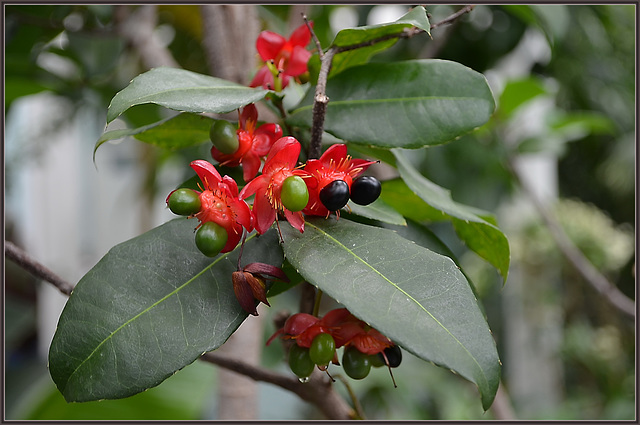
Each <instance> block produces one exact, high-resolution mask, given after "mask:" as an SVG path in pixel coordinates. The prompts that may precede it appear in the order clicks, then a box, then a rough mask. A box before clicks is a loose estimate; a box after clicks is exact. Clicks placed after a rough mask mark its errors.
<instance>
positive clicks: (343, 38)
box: [331, 6, 431, 47]
mask: <svg viewBox="0 0 640 425" xmlns="http://www.w3.org/2000/svg"><path fill="white" fill-rule="evenodd" d="M430 26H431V24H430V23H429V19H428V18H427V11H426V10H425V9H424V7H422V6H417V7H414V8H413V9H411V10H410V11H409V12H407V13H406V14H405V15H403V16H401V17H400V18H398V19H397V20H396V21H394V22H389V23H384V24H378V25H367V26H363V27H356V28H347V29H344V30H341V31H339V32H338V34H336V37H335V38H334V39H333V42H332V43H331V45H332V46H337V47H347V46H353V45H355V44H360V43H367V42H370V41H373V40H376V39H379V38H381V37H387V36H390V35H392V34H399V33H402V32H403V31H404V30H405V28H411V27H417V28H420V29H421V30H424V31H426V33H427V34H429V35H431V32H430Z"/></svg>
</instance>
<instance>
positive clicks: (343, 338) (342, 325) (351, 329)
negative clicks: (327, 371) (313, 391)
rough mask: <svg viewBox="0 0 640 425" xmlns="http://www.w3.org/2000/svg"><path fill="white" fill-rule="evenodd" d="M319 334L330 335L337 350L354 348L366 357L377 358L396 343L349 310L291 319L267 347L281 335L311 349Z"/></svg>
mask: <svg viewBox="0 0 640 425" xmlns="http://www.w3.org/2000/svg"><path fill="white" fill-rule="evenodd" d="M320 333H328V334H331V336H332V337H333V339H334V340H335V343H336V348H340V347H342V346H345V345H353V346H354V347H356V348H357V349H358V351H360V352H362V353H364V354H378V353H380V352H382V351H384V349H385V348H387V347H390V346H392V345H393V342H392V341H391V340H390V339H389V338H387V337H386V336H384V335H382V334H381V333H380V332H378V331H377V330H376V329H374V328H372V327H371V326H369V325H368V324H367V323H366V322H363V321H362V320H360V319H358V318H357V317H355V316H354V315H353V314H351V313H350V312H349V310H347V309H346V308H338V309H335V310H331V311H330V312H328V313H327V314H325V315H324V317H322V318H321V319H320V318H318V317H315V316H312V315H310V314H306V313H297V314H294V315H292V316H290V317H289V318H288V319H287V321H286V322H285V324H284V327H283V328H282V329H279V330H278V331H276V332H275V333H274V334H273V335H272V336H271V338H269V340H268V341H267V345H268V344H270V343H271V341H273V339H274V338H275V337H276V336H278V335H281V334H282V335H283V338H284V339H293V340H295V341H296V344H298V345H299V346H301V347H307V348H309V347H311V343H312V342H313V339H314V338H315V337H316V336H317V335H318V334H320Z"/></svg>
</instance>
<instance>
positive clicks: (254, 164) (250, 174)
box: [242, 151, 262, 182]
mask: <svg viewBox="0 0 640 425" xmlns="http://www.w3.org/2000/svg"><path fill="white" fill-rule="evenodd" d="M260 164H262V161H261V160H260V157H259V156H258V155H256V154H255V153H253V152H251V151H249V152H247V153H246V155H245V156H243V157H242V178H244V181H245V182H248V181H251V179H253V178H254V177H255V176H256V174H258V171H260Z"/></svg>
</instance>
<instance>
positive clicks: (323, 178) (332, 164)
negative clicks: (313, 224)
mask: <svg viewBox="0 0 640 425" xmlns="http://www.w3.org/2000/svg"><path fill="white" fill-rule="evenodd" d="M375 163H376V161H367V160H364V159H352V158H351V156H349V155H347V146H346V145H344V144H336V145H332V146H331V147H330V148H329V149H327V150H326V151H325V152H324V153H323V154H322V156H321V157H320V159H310V160H308V161H307V165H305V167H304V171H305V172H306V173H307V174H309V175H310V176H311V178H306V179H305V183H306V184H307V188H308V189H309V202H308V203H307V207H306V208H305V209H304V210H302V212H304V213H305V214H308V215H319V216H325V217H327V216H328V215H329V214H330V213H331V212H330V211H329V210H328V209H327V208H326V207H325V206H324V205H323V204H322V202H320V191H321V190H322V189H324V187H325V186H326V185H328V184H329V183H331V182H333V181H334V180H344V181H345V182H346V183H347V185H348V186H349V189H351V183H352V182H353V180H354V179H356V178H357V177H358V176H359V175H360V174H362V173H363V172H364V171H365V170H366V169H367V168H369V166H370V165H371V164H375Z"/></svg>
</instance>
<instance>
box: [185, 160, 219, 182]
mask: <svg viewBox="0 0 640 425" xmlns="http://www.w3.org/2000/svg"><path fill="white" fill-rule="evenodd" d="M191 168H193V170H194V171H195V172H196V174H197V175H198V177H200V180H202V183H204V185H205V189H210V188H215V187H216V186H217V185H218V183H219V182H220V181H222V178H221V177H220V173H218V170H216V168H215V167H214V166H213V165H212V164H211V163H210V162H207V161H205V160H203V159H196V160H195V161H193V162H191Z"/></svg>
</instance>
